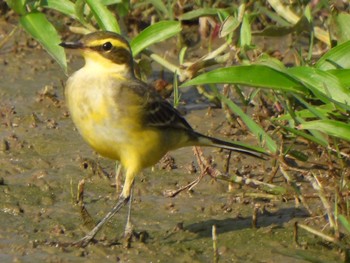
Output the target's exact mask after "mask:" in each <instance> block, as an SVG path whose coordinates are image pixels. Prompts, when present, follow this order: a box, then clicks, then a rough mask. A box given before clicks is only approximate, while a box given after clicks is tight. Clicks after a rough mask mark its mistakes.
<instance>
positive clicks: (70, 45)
mask: <svg viewBox="0 0 350 263" xmlns="http://www.w3.org/2000/svg"><path fill="white" fill-rule="evenodd" d="M59 45H60V46H61V47H64V48H68V49H82V48H84V45H83V43H82V42H79V41H77V42H62V43H60V44H59Z"/></svg>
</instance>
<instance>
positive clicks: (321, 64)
mask: <svg viewBox="0 0 350 263" xmlns="http://www.w3.org/2000/svg"><path fill="white" fill-rule="evenodd" d="M315 66H316V68H318V69H322V70H328V69H337V68H347V69H349V68H350V41H347V42H344V43H343V44H341V45H338V46H336V47H334V48H332V49H331V50H329V51H328V52H327V53H326V54H324V55H323V56H322V57H321V58H320V59H319V60H318V62H317V63H316V65H315Z"/></svg>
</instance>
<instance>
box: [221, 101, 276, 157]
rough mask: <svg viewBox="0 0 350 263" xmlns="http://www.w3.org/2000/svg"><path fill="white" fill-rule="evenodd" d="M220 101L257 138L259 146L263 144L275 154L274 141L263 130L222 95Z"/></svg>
mask: <svg viewBox="0 0 350 263" xmlns="http://www.w3.org/2000/svg"><path fill="white" fill-rule="evenodd" d="M220 99H221V101H222V102H224V103H225V104H226V105H227V106H228V107H229V108H230V109H231V110H232V111H233V112H234V113H235V114H237V115H238V116H239V117H240V118H241V119H242V120H243V122H244V123H245V124H246V125H247V127H248V128H249V130H250V131H251V132H252V133H253V134H254V135H255V137H256V138H258V140H259V141H260V143H261V144H265V145H266V146H267V148H268V149H269V150H270V152H272V153H276V151H277V145H276V143H275V141H274V140H273V139H272V138H271V137H270V136H269V135H268V134H267V133H266V132H265V131H264V130H263V128H261V127H260V126H259V125H258V124H256V123H255V122H254V121H253V120H252V119H251V118H250V117H249V116H248V115H246V114H245V113H244V112H243V111H242V109H241V108H240V107H238V106H237V105H236V104H235V103H234V102H233V101H232V100H230V99H228V98H226V97H225V96H222V95H220Z"/></svg>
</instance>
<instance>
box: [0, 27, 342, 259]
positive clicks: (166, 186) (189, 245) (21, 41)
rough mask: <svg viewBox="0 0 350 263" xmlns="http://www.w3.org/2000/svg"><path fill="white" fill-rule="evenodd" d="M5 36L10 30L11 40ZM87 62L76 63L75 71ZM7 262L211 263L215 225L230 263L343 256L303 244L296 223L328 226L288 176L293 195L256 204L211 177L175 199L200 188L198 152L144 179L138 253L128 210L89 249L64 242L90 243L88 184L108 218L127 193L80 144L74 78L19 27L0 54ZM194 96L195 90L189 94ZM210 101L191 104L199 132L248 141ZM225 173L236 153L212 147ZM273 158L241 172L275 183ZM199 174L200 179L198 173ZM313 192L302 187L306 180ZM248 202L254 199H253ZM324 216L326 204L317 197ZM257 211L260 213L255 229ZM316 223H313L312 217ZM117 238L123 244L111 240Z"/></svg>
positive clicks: (137, 210) (109, 166)
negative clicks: (71, 103) (73, 109)
mask: <svg viewBox="0 0 350 263" xmlns="http://www.w3.org/2000/svg"><path fill="white" fill-rule="evenodd" d="M2 33H3V34H5V33H6V31H4V32H2ZM81 65H82V60H81V59H80V58H73V59H72V60H71V63H70V72H72V71H74V70H75V69H77V68H79V67H80V66H81ZM0 72H1V74H0V98H1V100H0V143H1V145H0V222H1V228H0V261H1V262H97V261H98V260H102V261H103V262H212V261H213V260H214V252H213V241H212V226H213V225H215V226H216V228H217V243H218V255H217V257H218V259H219V262H338V261H339V260H340V258H341V256H340V254H339V253H338V251H336V250H334V249H332V248H331V247H329V246H327V243H325V242H322V241H321V240H320V239H319V238H317V237H314V236H312V235H311V234H309V233H306V232H304V231H300V233H299V243H300V246H297V245H296V244H295V243H294V242H293V226H294V223H295V222H296V221H299V222H302V223H304V224H307V223H308V222H309V221H312V222H313V224H317V220H315V219H312V218H310V217H309V214H308V212H307V210H306V209H305V208H304V207H303V206H302V205H301V204H298V203H296V202H295V200H294V199H293V190H292V189H291V187H289V186H287V185H286V184H285V183H284V180H283V178H282V177H281V175H279V174H277V175H276V176H275V179H274V181H273V183H275V184H277V185H278V184H282V185H283V186H284V187H286V188H287V189H288V192H287V193H286V194H285V197H286V198H280V197H276V198H273V199H270V198H251V197H249V194H251V193H262V192H261V191H259V190H257V189H255V188H254V187H251V186H242V187H239V186H238V185H233V187H231V188H229V186H228V183H227V182H225V181H220V180H213V179H212V178H210V177H209V176H205V177H204V178H203V180H202V181H201V182H200V183H199V184H198V185H197V186H196V187H195V188H194V189H193V190H192V191H190V192H188V191H183V192H182V193H180V194H179V195H177V196H176V197H174V198H169V197H166V196H164V191H165V190H175V189H178V188H180V187H181V186H184V185H186V184H187V183H189V182H191V181H193V180H194V179H195V178H196V177H197V176H199V171H197V172H196V173H193V171H192V170H193V169H192V165H191V164H192V162H193V163H194V166H195V167H196V168H197V170H198V166H197V164H196V158H195V156H194V155H193V152H192V149H191V148H187V149H180V150H178V151H175V152H172V153H170V155H171V156H172V157H173V158H174V160H175V164H176V168H174V169H171V170H169V169H162V166H163V165H157V166H156V167H154V168H153V169H151V168H149V169H146V170H145V171H144V172H143V174H141V175H140V176H139V177H137V179H136V184H135V194H134V198H133V200H132V201H133V209H132V210H133V212H132V221H133V224H134V228H135V231H136V233H138V234H139V235H140V236H141V237H142V238H141V239H139V240H137V239H136V238H135V239H134V240H133V242H132V243H131V245H130V247H127V244H126V242H125V240H124V239H123V238H122V234H123V228H124V224H125V221H126V209H123V210H122V212H121V213H119V214H117V215H116V216H115V217H114V218H113V219H112V220H111V221H110V222H109V224H108V225H107V226H106V227H105V228H104V229H103V231H102V233H99V234H98V236H97V237H96V240H97V241H96V243H95V244H91V245H89V246H88V247H86V248H75V247H71V246H64V245H63V244H66V243H70V242H74V241H76V240H78V239H79V238H81V237H82V236H83V235H84V234H85V233H86V232H87V231H88V230H89V229H90V227H91V226H89V225H87V226H84V223H83V218H82V216H81V214H80V207H79V206H78V205H77V204H76V202H75V196H76V192H77V185H78V182H79V181H80V180H81V179H83V178H84V179H85V191H84V197H85V199H84V203H85V207H86V209H87V210H88V212H89V213H90V214H91V216H92V218H93V220H95V221H98V220H99V219H100V218H102V217H103V216H104V215H105V213H106V212H108V211H109V209H110V208H111V207H112V206H113V204H114V202H115V200H116V197H117V193H116V189H115V187H114V181H113V179H107V178H106V176H104V175H103V174H108V175H110V176H112V177H113V174H114V166H115V163H114V162H113V161H112V160H107V159H105V158H102V157H100V156H99V155H97V154H96V153H94V151H93V150H91V149H90V148H89V147H88V146H87V144H86V143H85V142H84V141H83V140H82V138H81V137H80V136H79V134H78V132H77V131H76V129H75V128H74V125H73V123H72V121H71V120H70V118H69V113H68V111H67V108H66V106H65V104H64V98H63V89H64V88H63V86H64V82H65V81H66V79H67V76H65V75H64V73H63V72H62V70H61V69H60V68H59V67H58V65H57V64H56V63H55V62H54V61H53V60H52V59H51V58H50V57H49V56H48V55H47V53H46V52H45V51H44V50H42V49H41V48H39V47H38V46H37V44H36V43H35V42H31V41H29V42H28V39H27V38H26V37H25V33H24V32H22V31H21V29H19V30H18V32H17V33H16V35H15V37H14V38H13V39H12V40H11V41H10V42H9V43H8V44H6V45H5V46H4V47H3V48H2V49H1V50H0ZM183 92H184V93H183V97H182V98H183V100H184V101H186V98H190V97H191V98H192V94H193V90H187V91H183ZM209 106H210V104H208V103H207V102H205V100H203V99H202V98H198V99H197V100H196V101H192V100H190V99H188V100H187V105H184V108H185V109H187V114H186V115H185V117H186V118H187V120H188V121H189V123H191V125H192V126H193V127H195V128H196V129H197V130H198V131H200V132H203V133H207V134H215V136H219V137H223V138H225V134H230V135H231V136H230V138H231V139H239V140H241V141H245V142H247V143H251V144H256V143H257V142H256V141H255V140H254V139H253V138H252V137H251V136H249V134H248V133H247V132H240V131H239V129H237V128H230V127H229V126H228V125H227V123H226V122H225V121H224V120H225V117H224V113H223V111H222V110H220V109H211V110H208V109H209ZM205 154H206V156H209V155H210V156H212V160H213V163H214V164H215V166H216V168H218V169H219V170H222V171H223V170H224V164H223V163H224V161H225V159H226V157H227V152H220V151H218V150H216V149H205ZM271 163H272V162H271V161H264V160H255V159H251V158H250V157H246V156H242V155H236V154H234V156H233V157H232V158H231V172H232V173H233V172H234V171H236V170H237V171H238V172H239V173H240V174H241V175H244V176H249V177H251V178H254V179H258V180H262V179H264V178H266V177H269V176H271V171H272V170H273V169H272V168H271ZM190 171H192V173H190ZM298 183H299V184H300V185H305V189H307V188H308V187H309V183H308V182H306V181H303V180H300V181H299V182H298ZM244 194H245V195H246V196H244ZM308 202H309V204H310V206H311V207H312V209H313V210H317V209H318V206H319V201H318V200H317V198H315V199H310V200H309V201H308ZM254 207H260V208H261V209H260V210H261V211H260V212H259V213H258V221H257V228H256V229H254V228H252V215H253V210H254ZM311 219H312V220H311ZM112 241H113V242H112Z"/></svg>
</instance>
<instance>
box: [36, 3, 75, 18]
mask: <svg viewBox="0 0 350 263" xmlns="http://www.w3.org/2000/svg"><path fill="white" fill-rule="evenodd" d="M40 6H42V7H45V8H50V9H54V10H56V11H58V12H60V13H62V14H65V15H67V16H70V17H71V18H73V19H78V17H77V15H76V13H75V8H74V4H73V3H72V2H71V1H69V0H42V1H40Z"/></svg>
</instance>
